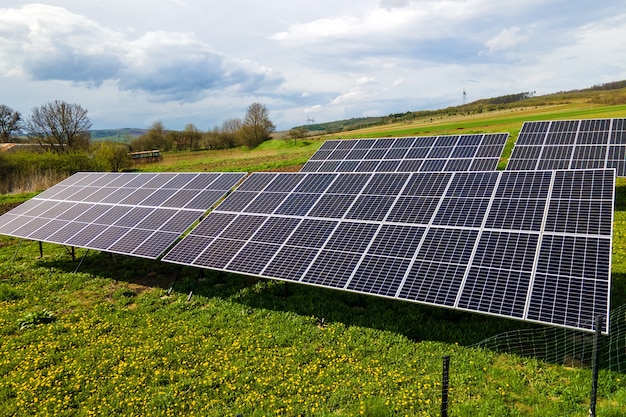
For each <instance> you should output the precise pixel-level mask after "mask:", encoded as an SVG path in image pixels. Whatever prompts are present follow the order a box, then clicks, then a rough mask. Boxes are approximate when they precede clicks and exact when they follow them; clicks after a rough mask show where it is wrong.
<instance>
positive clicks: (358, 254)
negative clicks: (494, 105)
mask: <svg viewBox="0 0 626 417" xmlns="http://www.w3.org/2000/svg"><path fill="white" fill-rule="evenodd" d="M613 201H614V170H570V171H517V172H516V171H493V172H455V173H451V172H439V173H432V172H431V173H254V174H252V175H251V176H250V177H248V179H247V180H246V181H244V182H243V183H242V184H241V185H240V186H239V187H238V188H237V190H236V191H234V192H233V193H231V194H230V195H229V196H228V197H227V198H226V199H225V200H224V201H223V202H222V203H221V204H220V205H219V206H218V207H217V208H216V209H215V210H213V211H212V212H211V213H209V215H208V216H207V217H206V218H205V219H204V220H203V221H201V222H200V224H199V225H198V226H197V227H195V228H194V229H193V230H192V231H191V232H190V234H188V235H187V236H186V237H185V238H184V239H182V240H181V241H180V242H179V243H178V244H177V245H176V246H175V247H174V248H173V249H172V250H170V251H169V252H168V253H167V254H166V255H165V256H164V258H163V260H165V261H167V262H172V263H177V264H182V265H191V266H195V267H200V268H209V269H215V270H222V271H231V272H236V273H243V274H250V275H255V276H259V277H265V278H272V279H279V280H286V281H295V282H299V283H304V284H310V285H318V286H323V287H330V288H335V289H342V290H347V291H354V292H359V293H365V294H371V295H377V296H382V297H390V298H395V299H402V300H408V301H414V302H419V303H425V304H432V305H437V306H445V307H450V308H456V309H460V310H467V311H474V312H482V313H486V314H491V315H497V316H504V317H509V318H516V319H523V320H529V321H533V322H539V323H548V324H552V325H558V326H564V327H569V328H575V329H582V330H592V329H593V321H594V318H595V317H596V316H597V315H599V314H601V315H603V316H604V318H605V321H604V323H605V331H606V329H608V309H609V305H608V303H609V290H610V257H611V234H612V220H613V218H612V216H613V210H612V209H613Z"/></svg>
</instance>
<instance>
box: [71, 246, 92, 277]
mask: <svg viewBox="0 0 626 417" xmlns="http://www.w3.org/2000/svg"><path fill="white" fill-rule="evenodd" d="M88 253H89V249H87V250H86V251H85V254H84V255H83V257H82V258H80V262H79V263H78V265H76V269H75V270H74V273H77V272H78V268H80V266H81V265H82V264H83V261H84V260H85V258H86V257H87V254H88Z"/></svg>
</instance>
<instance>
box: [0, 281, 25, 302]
mask: <svg viewBox="0 0 626 417" xmlns="http://www.w3.org/2000/svg"><path fill="white" fill-rule="evenodd" d="M20 298H23V295H22V293H21V292H20V291H19V290H17V289H15V288H13V287H12V286H10V285H8V284H4V283H2V284H0V302H2V301H15V300H19V299H20Z"/></svg>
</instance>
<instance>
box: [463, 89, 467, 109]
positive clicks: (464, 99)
mask: <svg viewBox="0 0 626 417" xmlns="http://www.w3.org/2000/svg"><path fill="white" fill-rule="evenodd" d="M466 102H467V92H466V91H465V89H463V105H464V106H465V103H466Z"/></svg>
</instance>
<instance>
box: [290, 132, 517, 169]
mask: <svg viewBox="0 0 626 417" xmlns="http://www.w3.org/2000/svg"><path fill="white" fill-rule="evenodd" d="M508 137H509V134H508V133H496V134H474V135H453V136H426V137H419V136H418V137H406V138H384V139H360V140H328V141H326V142H324V144H323V145H322V146H321V147H320V149H319V150H318V151H317V152H316V153H315V154H314V155H313V156H312V157H311V159H310V160H309V161H308V162H307V163H306V164H304V166H303V167H302V169H301V170H300V171H301V172H427V171H444V172H456V171H494V170H495V169H496V168H497V166H498V163H499V162H500V157H501V155H502V151H503V150H504V145H505V144H506V141H507V139H508Z"/></svg>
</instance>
